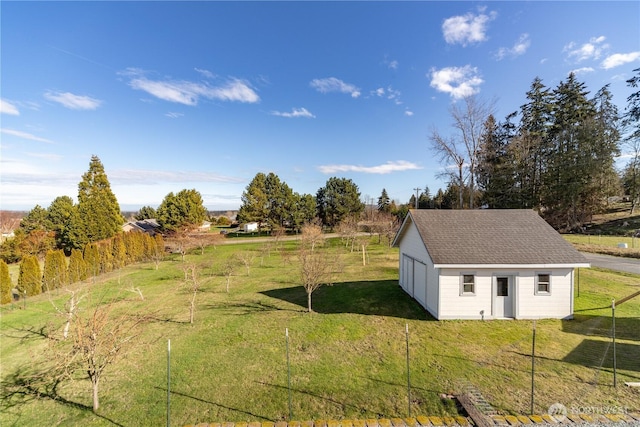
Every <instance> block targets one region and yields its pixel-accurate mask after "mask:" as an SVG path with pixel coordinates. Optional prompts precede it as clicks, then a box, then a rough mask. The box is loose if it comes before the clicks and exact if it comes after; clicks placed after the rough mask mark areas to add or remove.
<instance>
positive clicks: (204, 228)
mask: <svg viewBox="0 0 640 427" xmlns="http://www.w3.org/2000/svg"><path fill="white" fill-rule="evenodd" d="M198 230H200V231H209V230H211V223H210V222H209V221H203V222H202V225H200V227H198Z"/></svg>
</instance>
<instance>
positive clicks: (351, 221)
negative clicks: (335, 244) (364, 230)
mask: <svg viewBox="0 0 640 427" xmlns="http://www.w3.org/2000/svg"><path fill="white" fill-rule="evenodd" d="M337 231H338V233H339V234H340V237H341V238H342V242H343V243H344V245H345V247H349V246H351V252H353V249H354V246H355V243H356V236H357V234H358V222H357V221H356V219H355V218H353V217H347V218H345V219H344V220H342V221H340V223H339V224H338V227H337Z"/></svg>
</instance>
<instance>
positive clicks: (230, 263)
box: [222, 257, 236, 293]
mask: <svg viewBox="0 0 640 427" xmlns="http://www.w3.org/2000/svg"><path fill="white" fill-rule="evenodd" d="M235 270H236V260H235V259H234V257H228V258H227V259H226V260H225V261H224V263H223V264H222V274H223V276H224V277H226V279H227V293H229V284H230V283H231V276H233V273H234V272H235Z"/></svg>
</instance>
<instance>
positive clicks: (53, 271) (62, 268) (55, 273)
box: [42, 249, 69, 292]
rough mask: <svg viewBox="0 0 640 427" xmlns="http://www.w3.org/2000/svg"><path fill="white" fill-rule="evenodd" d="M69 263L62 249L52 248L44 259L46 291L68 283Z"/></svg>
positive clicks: (43, 279) (43, 280)
mask: <svg viewBox="0 0 640 427" xmlns="http://www.w3.org/2000/svg"><path fill="white" fill-rule="evenodd" d="M68 281H69V279H68V273H67V263H66V259H65V256H64V252H63V251H62V250H61V249H58V250H50V251H48V252H47V255H46V257H45V259H44V272H43V278H42V282H43V285H44V289H45V291H47V292H48V291H51V290H53V289H58V288H60V287H62V286H64V285H66V284H67V283H68Z"/></svg>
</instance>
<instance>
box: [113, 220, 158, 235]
mask: <svg viewBox="0 0 640 427" xmlns="http://www.w3.org/2000/svg"><path fill="white" fill-rule="evenodd" d="M159 228H160V224H158V222H157V221H156V220H155V219H143V220H140V221H127V222H126V223H125V224H124V225H123V226H122V231H124V232H125V233H128V232H130V231H139V232H141V233H147V234H149V235H150V236H155V235H156V233H157V232H158V229H159Z"/></svg>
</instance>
